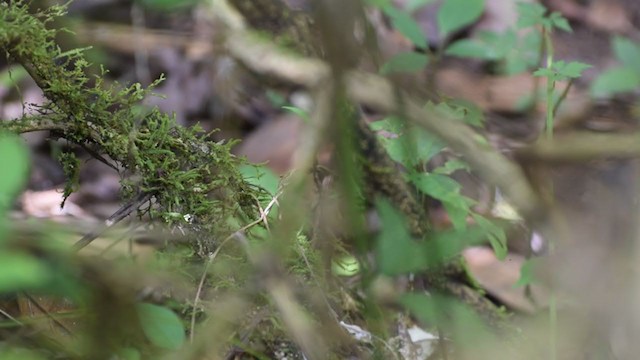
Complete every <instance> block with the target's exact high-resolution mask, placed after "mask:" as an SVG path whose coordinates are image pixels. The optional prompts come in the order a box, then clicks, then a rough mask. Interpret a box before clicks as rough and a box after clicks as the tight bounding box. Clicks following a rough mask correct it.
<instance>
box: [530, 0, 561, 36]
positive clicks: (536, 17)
mask: <svg viewBox="0 0 640 360" xmlns="http://www.w3.org/2000/svg"><path fill="white" fill-rule="evenodd" d="M518 15H519V17H518V27H519V28H521V29H522V28H529V27H534V26H542V27H543V28H544V29H545V30H546V31H547V32H550V31H552V30H553V29H554V28H557V29H561V30H564V31H567V32H571V31H572V30H571V26H570V25H569V22H568V21H567V19H565V18H564V17H563V16H562V15H561V14H560V13H559V12H555V11H554V12H552V13H550V14H547V9H546V8H545V7H544V6H543V5H541V4H539V3H537V2H519V3H518Z"/></svg>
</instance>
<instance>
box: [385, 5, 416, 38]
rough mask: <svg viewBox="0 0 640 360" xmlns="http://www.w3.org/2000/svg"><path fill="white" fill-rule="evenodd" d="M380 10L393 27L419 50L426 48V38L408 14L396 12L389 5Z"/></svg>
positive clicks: (400, 11)
mask: <svg viewBox="0 0 640 360" xmlns="http://www.w3.org/2000/svg"><path fill="white" fill-rule="evenodd" d="M382 10H383V11H384V13H385V14H386V15H387V16H388V17H389V18H390V19H391V23H392V24H393V27H394V28H396V29H397V30H398V31H399V32H400V33H401V34H402V35H404V36H406V37H407V39H409V40H411V42H412V43H413V44H414V45H415V46H417V47H419V48H426V47H427V37H426V36H425V35H424V33H423V32H422V29H421V28H420V25H418V23H416V21H415V20H414V19H413V18H412V17H411V15H410V14H409V13H407V12H405V11H402V10H398V9H397V8H395V7H393V6H392V5H390V4H386V5H384V6H382Z"/></svg>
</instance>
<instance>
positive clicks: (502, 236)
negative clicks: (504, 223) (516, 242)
mask: <svg viewBox="0 0 640 360" xmlns="http://www.w3.org/2000/svg"><path fill="white" fill-rule="evenodd" d="M471 216H473V219H474V220H475V222H476V224H478V226H480V227H481V228H482V229H483V230H485V231H486V232H487V237H488V239H489V244H491V247H492V248H493V252H494V253H495V254H496V257H497V258H498V260H504V259H505V258H506V257H507V252H508V250H509V249H508V248H507V234H506V233H505V232H504V229H503V228H502V227H501V226H499V225H497V224H496V223H494V222H492V221H490V220H488V219H487V218H485V217H484V216H482V215H480V214H471Z"/></svg>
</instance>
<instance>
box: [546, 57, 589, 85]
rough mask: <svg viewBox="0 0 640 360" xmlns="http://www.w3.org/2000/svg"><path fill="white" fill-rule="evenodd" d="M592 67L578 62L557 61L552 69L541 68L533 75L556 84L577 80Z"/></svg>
mask: <svg viewBox="0 0 640 360" xmlns="http://www.w3.org/2000/svg"><path fill="white" fill-rule="evenodd" d="M590 67H591V65H588V64H584V63H581V62H577V61H572V62H570V63H566V62H564V61H555V62H554V63H553V64H552V65H551V67H548V68H540V69H538V70H536V71H535V72H534V73H533V75H535V76H541V77H546V78H547V79H548V80H549V81H552V82H556V81H562V80H567V79H576V78H579V77H580V76H581V75H582V72H583V71H585V70H586V69H588V68H590Z"/></svg>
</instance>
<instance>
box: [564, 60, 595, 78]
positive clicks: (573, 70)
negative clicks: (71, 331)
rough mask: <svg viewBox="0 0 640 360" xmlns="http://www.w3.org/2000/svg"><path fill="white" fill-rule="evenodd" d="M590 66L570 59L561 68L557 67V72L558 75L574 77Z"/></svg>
mask: <svg viewBox="0 0 640 360" xmlns="http://www.w3.org/2000/svg"><path fill="white" fill-rule="evenodd" d="M591 67H592V66H591V65H589V64H585V63H581V62H578V61H572V62H570V63H568V64H566V65H565V66H564V67H563V68H561V69H559V71H558V73H559V75H560V76H563V77H567V78H572V79H575V78H579V77H580V76H582V72H583V71H585V70H587V69H589V68H591Z"/></svg>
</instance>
